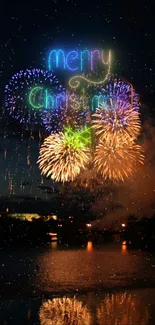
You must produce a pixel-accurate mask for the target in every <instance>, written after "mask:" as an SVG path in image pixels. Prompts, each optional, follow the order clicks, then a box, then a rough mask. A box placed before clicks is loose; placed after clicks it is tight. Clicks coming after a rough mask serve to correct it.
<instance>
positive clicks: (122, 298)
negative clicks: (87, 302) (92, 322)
mask: <svg viewBox="0 0 155 325" xmlns="http://www.w3.org/2000/svg"><path fill="white" fill-rule="evenodd" d="M97 320H98V324H99V325H136V324H140V325H147V324H148V320H149V314H148V307H147V306H146V305H145V304H144V303H143V302H142V301H141V300H140V297H136V296H133V295H132V294H129V293H127V292H125V293H123V294H111V295H110V294H108V295H107V296H106V297H105V299H104V301H103V302H102V303H101V304H100V305H99V307H98V308H97Z"/></svg>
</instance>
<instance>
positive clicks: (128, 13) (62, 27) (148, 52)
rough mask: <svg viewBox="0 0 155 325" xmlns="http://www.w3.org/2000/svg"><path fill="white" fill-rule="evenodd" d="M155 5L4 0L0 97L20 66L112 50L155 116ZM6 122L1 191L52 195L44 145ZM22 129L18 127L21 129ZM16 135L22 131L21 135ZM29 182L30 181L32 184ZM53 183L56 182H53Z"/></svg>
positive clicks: (116, 68)
mask: <svg viewBox="0 0 155 325" xmlns="http://www.w3.org/2000/svg"><path fill="white" fill-rule="evenodd" d="M154 9H155V6H154V4H153V1H144V2H140V1H138V3H137V2H136V1H134V2H133V3H132V2H131V1H128V2H127V1H124V2H122V3H121V2H118V1H98V0H96V1H95V2H93V1H78V0H77V1H76V0H72V1H71V0H68V1H66V0H64V1H63V0H62V1H59V0H54V1H46V2H43V1H42V2H39V1H37V2H35V1H31V2H30V4H29V3H27V2H24V3H23V2H17V1H16V2H15V1H13V2H8V1H3V2H2V4H1V10H0V38H1V42H0V82H1V90H0V100H1V107H3V106H4V87H5V84H7V82H8V80H9V78H10V77H11V76H12V75H13V74H14V73H16V72H18V71H19V70H20V69H27V68H38V67H39V68H47V53H48V51H49V49H53V48H55V47H57V46H60V47H61V48H64V47H65V46H66V45H68V46H69V47H71V48H73V49H74V48H76V47H79V48H82V49H83V48H85V47H91V46H92V47H98V48H99V47H102V48H103V49H104V48H105V49H111V50H112V54H113V60H112V71H113V72H114V73H117V74H118V75H119V76H122V77H124V78H125V79H127V80H128V81H129V82H132V83H133V85H134V87H135V89H136V91H137V92H138V93H139V94H140V98H141V102H142V104H143V107H144V108H143V109H142V112H141V113H142V115H143V116H142V119H143V120H144V121H145V116H147V118H148V117H150V118H151V120H152V121H153V119H154V109H153V108H154V107H155V19H154ZM3 112H4V109H2V113H1V119H0V121H1V122H0V123H1V124H0V125H1V130H2V131H1V138H0V149H1V151H0V165H1V168H0V179H1V181H0V193H1V199H2V198H3V197H5V198H6V197H7V196H12V195H16V196H19V195H20V196H23V195H26V196H33V197H36V198H37V197H40V198H42V199H47V200H48V199H49V197H50V196H48V195H47V193H46V194H45V192H44V191H43V190H41V189H40V185H44V186H51V185H52V183H51V181H49V180H45V179H42V178H41V177H40V172H39V169H38V167H37V165H36V161H37V154H38V143H37V140H36V139H34V140H33V139H32V137H28V136H24V133H23V131H22V130H21V131H20V128H19V130H18V131H19V132H18V134H17V132H14V131H15V130H14V128H15V127H14V125H13V124H14V122H13V121H12V120H11V119H8V120H7V122H6V121H5V132H4V120H3ZM17 128H18V126H17ZM17 128H16V129H17ZM15 134H16V135H15ZM26 182H27V183H26ZM52 186H53V185H52Z"/></svg>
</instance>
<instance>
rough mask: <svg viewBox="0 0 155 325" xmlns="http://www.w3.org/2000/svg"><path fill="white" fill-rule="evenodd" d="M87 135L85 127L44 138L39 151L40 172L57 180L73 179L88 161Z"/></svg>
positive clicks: (67, 180)
mask: <svg viewBox="0 0 155 325" xmlns="http://www.w3.org/2000/svg"><path fill="white" fill-rule="evenodd" d="M86 133H88V136H87V137H85V136H84V135H85V134H86ZM89 135H90V134H89V132H88V130H87V129H84V130H82V131H78V132H71V133H70V132H69V130H67V131H66V132H65V133H64V134H63V133H56V134H52V135H50V136H49V137H48V138H46V139H45V141H44V143H43V145H42V146H41V149H40V153H39V160H38V163H39V168H40V169H41V173H42V174H43V175H46V176H47V177H51V179H54V180H55V181H57V182H69V181H73V180H74V179H75V178H76V177H77V176H78V175H79V174H80V172H81V170H82V169H85V168H86V166H87V165H88V164H89V162H90V149H89V146H88V144H89V142H90V141H91V138H90V136H89Z"/></svg>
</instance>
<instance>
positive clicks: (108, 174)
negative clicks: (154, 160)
mask: <svg viewBox="0 0 155 325" xmlns="http://www.w3.org/2000/svg"><path fill="white" fill-rule="evenodd" d="M141 152H142V148H141V146H140V145H137V144H135V143H134V141H133V140H132V139H131V140H128V141H127V140H126V139H125V140H123V138H119V137H113V136H111V137H109V138H108V140H107V139H106V140H103V139H100V140H99V144H98V145H97V147H96V150H95V158H94V163H95V166H96V167H97V170H98V172H99V173H100V174H101V175H102V176H103V177H104V179H105V180H106V179H110V180H113V181H114V182H115V181H119V180H121V181H124V180H125V179H126V178H128V177H129V176H132V175H133V174H134V172H135V171H136V170H137V168H138V167H139V166H140V165H141V164H143V160H144V156H143V154H142V153H141Z"/></svg>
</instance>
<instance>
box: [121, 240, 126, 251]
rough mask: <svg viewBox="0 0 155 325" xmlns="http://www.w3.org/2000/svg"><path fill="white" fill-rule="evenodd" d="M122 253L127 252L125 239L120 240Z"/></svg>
mask: <svg viewBox="0 0 155 325" xmlns="http://www.w3.org/2000/svg"><path fill="white" fill-rule="evenodd" d="M122 253H123V254H126V253H127V245H126V241H123V242H122Z"/></svg>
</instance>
